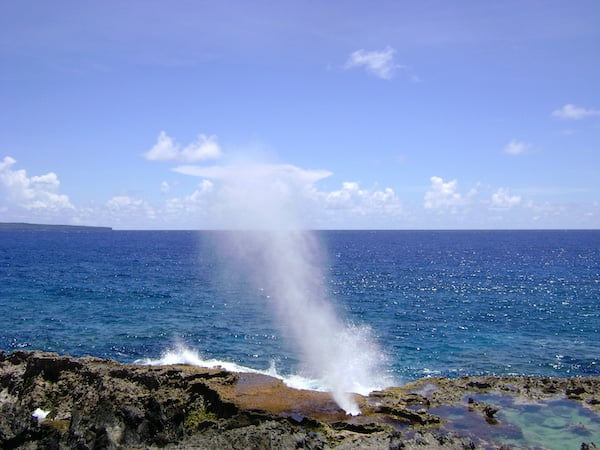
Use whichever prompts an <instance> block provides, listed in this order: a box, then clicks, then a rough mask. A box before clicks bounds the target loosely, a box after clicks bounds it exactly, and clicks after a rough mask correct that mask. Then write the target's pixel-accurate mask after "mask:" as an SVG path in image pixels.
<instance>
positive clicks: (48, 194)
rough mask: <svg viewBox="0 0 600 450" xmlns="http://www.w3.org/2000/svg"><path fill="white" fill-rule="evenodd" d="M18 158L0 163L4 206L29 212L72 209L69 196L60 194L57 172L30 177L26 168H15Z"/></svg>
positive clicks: (7, 159)
mask: <svg viewBox="0 0 600 450" xmlns="http://www.w3.org/2000/svg"><path fill="white" fill-rule="evenodd" d="M16 162H17V161H16V160H15V159H14V158H12V157H10V156H6V157H5V158H4V159H3V160H2V161H1V162H0V191H1V192H2V196H1V198H2V200H0V201H1V202H2V208H3V209H6V208H8V207H9V206H10V207H11V208H17V209H23V210H28V211H47V212H48V211H54V212H58V211H61V210H72V209H74V206H73V205H72V204H71V202H70V200H69V197H68V196H66V195H64V194H59V193H58V189H59V188H60V181H59V179H58V176H57V175H56V174H55V173H54V172H49V173H47V174H44V175H39V176H32V177H29V176H28V175H27V172H26V171H25V170H24V169H18V170H14V169H13V166H14V165H15V164H16Z"/></svg>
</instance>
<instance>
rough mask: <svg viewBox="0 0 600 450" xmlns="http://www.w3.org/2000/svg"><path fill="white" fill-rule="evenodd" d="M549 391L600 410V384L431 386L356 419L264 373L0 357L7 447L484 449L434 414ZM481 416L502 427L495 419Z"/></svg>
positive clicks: (490, 413)
mask: <svg viewBox="0 0 600 450" xmlns="http://www.w3.org/2000/svg"><path fill="white" fill-rule="evenodd" d="M507 386H511V389H510V390H508V389H507V388H506V387H507ZM548 386H555V387H556V388H557V389H559V390H561V391H562V392H565V395H567V396H571V397H577V398H578V401H582V402H587V403H586V404H587V405H588V407H590V408H592V409H598V408H599V406H598V404H597V400H596V399H597V398H598V392H600V389H599V388H600V378H598V377H590V378H580V379H566V380H559V379H547V380H543V379H536V378H530V377H518V378H507V377H500V378H496V377H479V378H469V377H465V378H461V379H457V380H448V379H443V378H430V379H427V380H422V381H418V382H415V383H410V384H408V385H406V386H403V387H394V388H390V389H386V390H384V391H379V392H374V393H372V394H371V395H370V396H369V397H362V396H358V395H357V396H355V400H356V401H357V403H358V404H359V405H360V407H361V410H362V412H363V414H362V415H361V416H357V417H351V416H346V415H345V413H344V411H342V410H341V409H340V408H339V407H338V406H337V405H336V404H335V402H334V401H333V400H332V398H331V397H330V395H329V394H327V393H324V392H315V391H301V390H296V389H291V388H289V387H287V386H285V385H284V384H283V383H282V382H281V381H280V380H277V379H274V378H272V377H268V376H265V375H258V374H232V373H229V372H226V371H224V370H222V369H204V368H198V367H190V366H184V365H175V366H136V365H127V364H119V363H117V362H115V361H110V360H103V359H99V358H93V357H84V358H71V357H68V356H58V355H56V354H53V353H44V352H22V351H15V352H13V353H11V354H6V353H5V352H3V351H1V350H0V448H21V449H29V448H56V449H66V448H70V449H91V448H107V449H122V448H202V449H221V448H240V449H241V448H244V449H246V448H248V449H254V448H256V449H262V448H274V449H275V448H276V449H280V448H281V449H287V448H307V449H332V448H335V449H357V448H361V449H362V448H365V449H369V448H372V449H384V448H397V449H418V448H439V449H465V448H475V447H476V444H475V443H474V441H473V440H472V436H471V437H465V436H459V435H456V434H453V433H451V432H449V431H447V430H445V429H444V427H443V426H440V424H441V421H440V417H438V416H437V415H434V414H432V413H430V412H429V410H430V409H431V408H434V407H436V406H440V405H452V404H457V403H460V402H461V401H464V400H463V399H464V397H465V395H468V393H469V392H472V391H475V392H476V393H478V394H479V393H481V392H482V391H492V390H496V391H504V392H506V391H507V390H508V391H509V392H512V393H514V392H516V393H518V395H527V396H530V397H531V398H538V397H539V398H542V397H543V396H544V395H547V394H544V389H545V388H547V387H548ZM425 387H426V388H425ZM512 387H514V389H512ZM516 393H515V395H517V394H516ZM595 400H596V401H595ZM472 403H476V402H474V401H473V402H472ZM475 406H477V408H478V409H479V410H480V411H481V412H482V413H483V414H484V415H485V416H486V417H488V418H489V419H490V420H493V417H494V415H495V414H496V412H497V409H495V408H494V407H493V406H491V405H486V404H484V403H481V404H477V405H475ZM38 408H39V409H40V410H41V412H40V414H39V415H38V418H35V417H33V416H32V414H33V413H34V411H36V410H37V409H38ZM46 412H47V415H45V413H46ZM44 415H45V417H44ZM442 425H443V424H442ZM586 445H588V444H586ZM589 445H593V444H589ZM477 446H483V447H490V446H492V445H491V444H489V445H488V444H482V443H481V442H479V441H478V442H477ZM496 447H499V445H497V446H496ZM582 448H583V447H582ZM586 448H590V449H591V448H594V447H586Z"/></svg>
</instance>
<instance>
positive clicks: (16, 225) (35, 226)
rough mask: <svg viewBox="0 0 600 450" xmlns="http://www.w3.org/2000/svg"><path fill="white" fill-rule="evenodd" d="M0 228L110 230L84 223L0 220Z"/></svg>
mask: <svg viewBox="0 0 600 450" xmlns="http://www.w3.org/2000/svg"><path fill="white" fill-rule="evenodd" d="M2 230H14V231H16V230H38V231H51V230H52V231H54V230H65V231H112V228H111V227H92V226H85V225H46V224H39V223H18V222H0V231H2Z"/></svg>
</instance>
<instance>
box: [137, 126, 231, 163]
mask: <svg viewBox="0 0 600 450" xmlns="http://www.w3.org/2000/svg"><path fill="white" fill-rule="evenodd" d="M222 154H223V152H222V151H221V147H220V146H219V142H218V141H217V137H216V136H206V135H204V134H200V135H199V136H198V138H197V139H196V140H195V141H194V142H192V143H190V144H188V145H187V146H185V147H182V146H181V145H179V144H178V143H177V142H176V141H175V140H174V139H173V138H171V137H170V136H168V135H167V133H166V132H164V131H161V132H160V134H159V135H158V138H157V140H156V144H154V146H153V147H152V148H151V149H150V150H148V151H147V152H146V153H144V154H143V156H144V158H146V159H148V160H150V161H179V162H186V163H194V162H199V161H207V160H211V159H219V158H220V157H221V156H222Z"/></svg>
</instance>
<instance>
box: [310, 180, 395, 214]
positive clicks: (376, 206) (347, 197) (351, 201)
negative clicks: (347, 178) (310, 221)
mask: <svg viewBox="0 0 600 450" xmlns="http://www.w3.org/2000/svg"><path fill="white" fill-rule="evenodd" d="M317 195H318V196H320V197H321V198H322V200H323V201H324V205H323V206H324V207H325V208H326V209H330V210H347V211H350V212H354V213H357V214H360V215H367V214H372V213H398V212H401V210H402V203H401V202H400V199H399V198H398V197H397V196H396V194H395V193H394V191H393V190H392V189H391V188H385V189H383V190H370V189H361V188H360V186H359V184H358V183H355V182H345V183H342V188H341V189H339V190H337V191H331V192H328V193H318V194H317Z"/></svg>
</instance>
